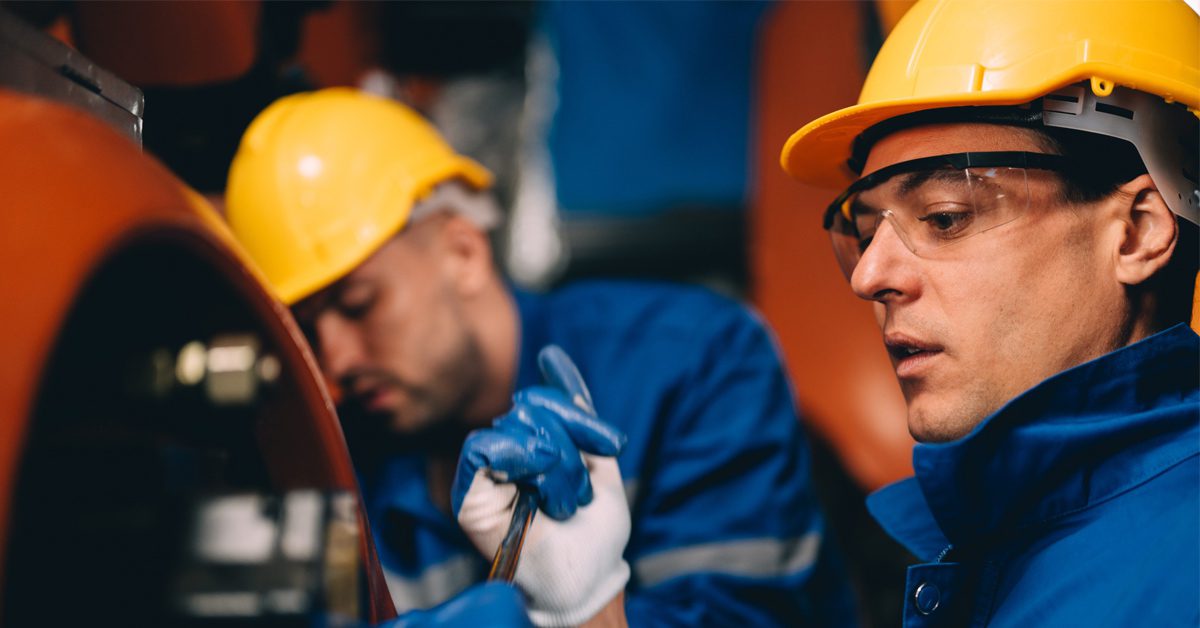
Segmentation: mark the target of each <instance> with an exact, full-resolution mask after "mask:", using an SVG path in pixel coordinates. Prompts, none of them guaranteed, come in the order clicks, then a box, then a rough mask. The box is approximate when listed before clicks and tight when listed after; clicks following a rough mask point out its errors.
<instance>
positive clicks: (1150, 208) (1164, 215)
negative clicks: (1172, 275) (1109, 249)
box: [1113, 174, 1179, 286]
mask: <svg viewBox="0 0 1200 628" xmlns="http://www.w3.org/2000/svg"><path fill="white" fill-rule="evenodd" d="M1113 199H1114V202H1116V203H1118V205H1117V207H1116V211H1117V212H1118V216H1119V218H1120V219H1121V221H1122V222H1123V223H1124V232H1123V233H1122V234H1121V240H1120V246H1119V248H1118V250H1117V256H1116V266H1115V269H1116V278H1117V280H1118V281H1120V282H1121V283H1123V284H1125V285H1130V286H1132V285H1137V284H1140V283H1142V282H1144V281H1146V280H1147V279H1149V278H1150V277H1151V276H1153V275H1154V274H1155V273H1157V272H1158V271H1159V270H1161V269H1162V268H1163V267H1164V266H1166V265H1167V262H1168V261H1170V259H1171V254H1172V253H1173V252H1174V251H1175V243H1176V242H1177V241H1178V239H1179V225H1178V224H1176V222H1175V214H1174V213H1172V212H1171V208H1170V207H1167V203H1166V201H1164V200H1163V197H1162V194H1160V193H1159V191H1158V188H1157V187H1156V186H1155V185H1154V181H1153V180H1151V179H1150V175H1148V174H1144V175H1142V176H1140V177H1138V178H1136V179H1134V180H1132V181H1130V182H1128V183H1126V184H1125V185H1122V186H1121V188H1120V189H1119V190H1118V192H1117V194H1115V195H1114V197H1113Z"/></svg>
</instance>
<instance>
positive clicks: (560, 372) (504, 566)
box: [488, 345, 596, 582]
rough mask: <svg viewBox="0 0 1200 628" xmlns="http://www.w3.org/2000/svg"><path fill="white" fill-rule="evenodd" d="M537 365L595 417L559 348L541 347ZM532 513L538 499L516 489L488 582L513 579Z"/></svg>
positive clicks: (589, 397) (583, 388) (573, 369)
mask: <svg viewBox="0 0 1200 628" xmlns="http://www.w3.org/2000/svg"><path fill="white" fill-rule="evenodd" d="M538 365H539V366H540V367H541V369H542V375H543V376H545V377H547V379H549V380H551V383H553V384H555V385H557V386H558V387H560V388H561V389H562V390H563V391H565V392H566V393H567V394H568V395H570V397H571V401H573V402H574V403H575V405H576V406H578V407H579V408H580V409H582V410H583V411H584V412H588V413H590V414H592V415H595V413H596V409H595V408H596V406H595V404H594V403H593V402H592V395H591V393H590V392H588V389H587V386H586V385H585V384H584V383H583V376H582V375H580V373H579V369H578V368H576V367H575V363H574V362H572V361H571V358H569V357H567V354H566V353H563V350H562V349H560V348H558V347H557V346H554V345H550V346H547V347H544V348H543V349H542V350H541V351H540V352H539V353H538ZM535 514H537V496H536V495H535V494H534V493H533V491H530V490H526V489H522V488H520V487H517V503H516V506H515V507H514V508H513V516H512V521H511V522H510V523H509V524H508V531H507V532H505V533H504V539H503V540H502V541H500V547H498V548H496V555H495V556H494V557H492V569H491V571H489V572H488V580H498V581H502V582H512V581H513V578H515V577H516V575H517V563H518V562H519V561H520V560H521V547H522V546H523V545H524V544H525V535H526V533H528V532H529V526H531V525H533V516H534V515H535Z"/></svg>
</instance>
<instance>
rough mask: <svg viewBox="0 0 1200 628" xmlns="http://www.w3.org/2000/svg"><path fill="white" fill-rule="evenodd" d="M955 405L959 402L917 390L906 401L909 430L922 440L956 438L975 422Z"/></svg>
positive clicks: (941, 441) (931, 441) (925, 441)
mask: <svg viewBox="0 0 1200 628" xmlns="http://www.w3.org/2000/svg"><path fill="white" fill-rule="evenodd" d="M958 408H959V404H954V403H951V402H949V400H946V399H938V398H936V397H935V396H934V395H930V394H928V393H922V394H917V395H915V396H914V397H913V398H911V399H909V401H908V433H909V434H911V435H912V437H913V439H915V440H916V441H917V442H921V443H945V442H949V441H952V440H958V439H960V438H962V437H963V436H966V435H967V434H969V433H970V432H971V430H972V429H974V427H975V424H976V423H978V421H975V420H973V418H972V417H971V416H968V415H965V414H964V413H963V411H962V410H961V409H958Z"/></svg>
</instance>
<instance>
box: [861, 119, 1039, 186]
mask: <svg viewBox="0 0 1200 628" xmlns="http://www.w3.org/2000/svg"><path fill="white" fill-rule="evenodd" d="M1008 150H1014V151H1029V152H1045V147H1044V146H1043V143H1042V141H1041V139H1040V136H1039V135H1038V134H1037V133H1035V132H1034V131H1031V130H1029V129H1023V128H1020V127H1013V126H1003V125H999V124H982V123H955V124H929V125H923V126H918V127H913V128H910V129H903V130H900V131H896V132H895V133H891V134H889V135H886V136H884V137H883V138H882V139H880V140H879V141H878V142H876V143H875V145H874V146H872V147H871V152H870V153H868V155H867V161H866V165H865V166H864V168H863V175H864V176H865V175H868V174H871V173H872V172H875V171H876V170H879V169H880V168H885V167H887V166H890V165H892V164H895V163H899V162H902V161H908V160H910V159H918V158H921V157H933V156H935V155H948V154H951V153H969V152H983V151H1008Z"/></svg>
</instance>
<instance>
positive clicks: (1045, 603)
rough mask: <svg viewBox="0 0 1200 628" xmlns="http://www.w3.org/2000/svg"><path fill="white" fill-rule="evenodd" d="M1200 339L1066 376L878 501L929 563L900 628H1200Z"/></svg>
mask: <svg viewBox="0 0 1200 628" xmlns="http://www.w3.org/2000/svg"><path fill="white" fill-rule="evenodd" d="M1198 365H1200V338H1197V336H1196V334H1195V333H1193V332H1192V331H1191V330H1190V329H1188V328H1187V327H1186V326H1185V325H1179V326H1177V327H1173V328H1171V329H1169V330H1166V331H1163V332H1161V333H1159V334H1156V335H1154V336H1151V337H1150V338H1147V339H1145V340H1142V341H1141V342H1138V343H1135V344H1132V345H1130V346H1128V347H1124V348H1122V349H1120V350H1118V351H1114V352H1112V353H1110V354H1108V355H1105V356H1103V357H1100V358H1098V359H1096V360H1093V361H1091V362H1087V363H1085V364H1081V365H1079V366H1077V367H1074V368H1072V369H1069V370H1067V371H1064V372H1062V373H1059V374H1057V375H1055V376H1053V377H1051V378H1049V379H1047V380H1046V381H1044V382H1042V383H1041V384H1039V385H1037V386H1036V387H1034V388H1032V389H1030V390H1029V391H1027V392H1025V393H1024V394H1022V395H1020V396H1018V397H1017V398H1015V399H1013V400H1012V401H1010V402H1009V403H1008V404H1007V405H1005V406H1004V407H1003V408H1001V409H1000V410H998V411H997V412H996V413H995V414H993V415H991V416H990V417H988V418H987V419H986V420H984V421H983V422H982V423H981V424H980V425H978V426H977V427H976V428H975V429H974V430H973V431H972V432H971V433H970V434H969V435H967V436H966V437H964V438H962V439H960V440H957V441H954V442H950V443H944V444H933V445H924V444H922V445H917V447H916V449H915V450H914V453H913V462H914V466H915V468H916V477H914V478H909V479H907V480H903V481H901V482H898V483H896V484H892V485H890V486H887V487H885V488H883V489H881V490H880V491H878V492H876V493H875V494H873V495H871V497H870V498H869V500H868V506H869V508H870V509H871V512H872V514H874V515H875V517H876V518H877V519H878V520H879V522H880V523H881V524H883V527H884V528H885V529H886V530H887V531H888V532H889V533H890V534H891V535H892V536H894V537H895V538H896V539H897V540H898V541H900V542H901V543H903V544H904V545H906V546H907V547H908V548H909V549H910V550H911V551H912V552H913V553H914V554H915V555H917V556H918V557H921V558H922V559H924V560H929V561H932V562H929V563H928V564H922V565H915V566H912V567H909V570H908V582H907V587H906V589H905V596H906V600H905V607H904V625H905V626H909V627H924V626H997V627H999V626H1195V625H1197V624H1198V623H1200V458H1198V457H1197V453H1198V448H1200V392H1198V387H1200V371H1198Z"/></svg>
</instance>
